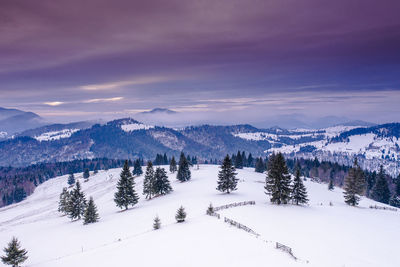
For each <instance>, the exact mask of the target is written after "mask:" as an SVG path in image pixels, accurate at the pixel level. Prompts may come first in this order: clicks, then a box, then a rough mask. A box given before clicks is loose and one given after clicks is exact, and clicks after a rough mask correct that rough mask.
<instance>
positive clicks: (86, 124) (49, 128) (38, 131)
mask: <svg viewBox="0 0 400 267" xmlns="http://www.w3.org/2000/svg"><path fill="white" fill-rule="evenodd" d="M96 123H97V122H95V121H79V122H73V123H67V124H50V125H45V126H42V127H39V128H34V129H29V130H25V131H23V132H21V133H18V134H16V136H17V137H18V136H28V137H32V138H34V139H36V140H38V141H51V140H57V139H61V138H67V137H70V136H71V135H72V134H73V133H74V132H77V131H79V130H82V129H87V128H90V127H91V126H93V125H94V124H96Z"/></svg>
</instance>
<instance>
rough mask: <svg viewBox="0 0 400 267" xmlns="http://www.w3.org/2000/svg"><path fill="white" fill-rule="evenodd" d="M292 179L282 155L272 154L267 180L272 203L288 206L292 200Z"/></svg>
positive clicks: (267, 189) (267, 190)
mask: <svg viewBox="0 0 400 267" xmlns="http://www.w3.org/2000/svg"><path fill="white" fill-rule="evenodd" d="M290 183H291V178H290V174H289V171H288V168H287V166H286V162H285V158H284V157H283V155H282V153H278V154H276V155H274V154H272V155H271V156H270V158H269V160H268V173H267V178H266V180H265V187H264V188H265V190H266V192H265V193H266V194H267V195H269V196H270V201H271V202H272V203H276V204H278V205H280V204H287V203H288V202H289V200H290V193H291V187H290Z"/></svg>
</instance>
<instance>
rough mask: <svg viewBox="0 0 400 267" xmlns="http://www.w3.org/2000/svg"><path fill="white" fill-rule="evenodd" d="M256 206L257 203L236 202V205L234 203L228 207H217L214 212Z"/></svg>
mask: <svg viewBox="0 0 400 267" xmlns="http://www.w3.org/2000/svg"><path fill="white" fill-rule="evenodd" d="M255 204H256V202H255V201H243V202H236V203H232V204H228V205H223V206H219V207H215V208H214V212H215V211H219V210H225V209H229V208H233V207H239V206H246V205H255Z"/></svg>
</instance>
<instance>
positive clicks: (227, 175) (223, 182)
mask: <svg viewBox="0 0 400 267" xmlns="http://www.w3.org/2000/svg"><path fill="white" fill-rule="evenodd" d="M220 168H221V170H220V171H219V173H218V186H217V190H218V191H221V192H226V193H228V194H229V193H230V192H231V191H234V190H236V189H237V188H236V187H237V182H238V179H237V178H236V174H237V173H236V172H235V171H236V169H235V167H234V166H233V165H232V161H231V159H230V158H229V155H226V156H225V158H224V161H223V162H222V165H221V166H220Z"/></svg>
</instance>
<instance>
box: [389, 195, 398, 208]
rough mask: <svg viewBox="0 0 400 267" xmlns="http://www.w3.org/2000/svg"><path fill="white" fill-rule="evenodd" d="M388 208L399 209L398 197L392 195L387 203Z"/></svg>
mask: <svg viewBox="0 0 400 267" xmlns="http://www.w3.org/2000/svg"><path fill="white" fill-rule="evenodd" d="M389 204H390V206H393V207H396V208H400V196H395V195H393V196H392V197H391V198H390V201H389Z"/></svg>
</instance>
